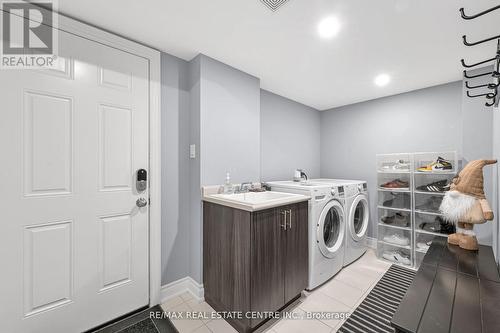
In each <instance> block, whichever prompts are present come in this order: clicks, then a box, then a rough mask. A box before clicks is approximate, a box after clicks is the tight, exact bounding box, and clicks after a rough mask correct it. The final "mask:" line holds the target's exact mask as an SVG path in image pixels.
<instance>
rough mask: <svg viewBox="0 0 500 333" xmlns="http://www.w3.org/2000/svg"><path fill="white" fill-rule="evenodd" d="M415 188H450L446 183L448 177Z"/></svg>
mask: <svg viewBox="0 0 500 333" xmlns="http://www.w3.org/2000/svg"><path fill="white" fill-rule="evenodd" d="M417 190H419V191H423V192H446V191H449V190H450V184H448V179H443V180H439V181H437V182H433V183H430V184H427V185H422V186H419V187H417Z"/></svg>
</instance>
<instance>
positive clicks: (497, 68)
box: [460, 5, 500, 107]
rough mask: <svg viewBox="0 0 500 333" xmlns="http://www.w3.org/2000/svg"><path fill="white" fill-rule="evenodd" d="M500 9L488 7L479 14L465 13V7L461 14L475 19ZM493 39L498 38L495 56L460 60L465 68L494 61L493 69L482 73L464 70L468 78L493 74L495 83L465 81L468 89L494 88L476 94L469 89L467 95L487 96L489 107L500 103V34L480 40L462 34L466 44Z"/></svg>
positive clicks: (477, 43)
mask: <svg viewBox="0 0 500 333" xmlns="http://www.w3.org/2000/svg"><path fill="white" fill-rule="evenodd" d="M498 9H500V5H498V6H495V7H492V8H490V9H486V10H484V11H482V12H479V13H477V14H474V15H467V14H465V9H464V8H460V15H461V16H462V18H463V19H464V20H473V19H476V18H478V17H480V16H483V15H486V14H488V13H491V12H493V11H495V10H498ZM493 40H497V49H496V56H495V57H494V58H491V59H487V60H483V61H480V62H477V63H474V64H467V63H466V62H465V60H464V59H461V60H460V62H461V63H462V66H463V67H465V68H472V67H476V66H480V65H484V64H487V63H489V62H492V61H494V66H493V71H490V72H486V73H480V74H469V73H467V71H466V70H464V77H465V78H467V79H476V78H478V77H484V76H488V75H491V77H492V78H493V79H494V83H486V84H484V83H480V84H477V85H472V84H470V83H469V81H465V87H466V88H467V89H479V88H486V89H490V90H493V92H489V93H484V94H475V95H474V94H471V93H470V91H467V96H468V97H470V98H477V97H486V99H488V100H491V102H490V101H487V102H486V104H485V105H486V106H488V107H491V106H496V107H497V106H498V105H499V104H500V92H499V90H500V88H499V87H500V35H498V36H494V37H490V38H486V39H483V40H478V41H469V40H467V35H463V36H462V41H463V43H464V45H466V46H476V45H479V44H483V43H487V42H491V41H493ZM497 96H498V98H497Z"/></svg>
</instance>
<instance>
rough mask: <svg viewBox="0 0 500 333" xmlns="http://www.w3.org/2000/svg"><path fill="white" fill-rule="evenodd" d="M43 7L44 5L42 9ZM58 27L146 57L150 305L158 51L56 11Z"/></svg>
mask: <svg viewBox="0 0 500 333" xmlns="http://www.w3.org/2000/svg"><path fill="white" fill-rule="evenodd" d="M41 10H44V9H41ZM58 29H59V30H62V31H65V32H68V33H70V34H74V35H77V36H80V37H83V38H86V39H89V40H92V41H95V42H97V43H101V44H104V45H107V46H110V47H113V48H116V49H119V50H122V51H125V52H128V53H131V54H134V55H137V56H139V57H142V58H144V59H146V60H148V61H149V186H150V189H149V193H150V198H151V202H150V205H149V305H150V306H154V305H156V304H159V303H160V291H161V100H160V96H161V67H160V66H161V61H160V59H161V55H160V51H158V50H155V49H152V48H150V47H147V46H144V45H141V44H139V43H137V42H133V41H131V40H129V39H126V38H123V37H120V36H118V35H115V34H112V33H110V32H107V31H104V30H102V29H99V28H96V27H94V26H91V25H89V24H86V23H83V22H80V21H77V20H75V19H72V18H69V17H67V16H64V14H59V17H58Z"/></svg>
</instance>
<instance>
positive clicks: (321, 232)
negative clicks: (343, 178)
mask: <svg viewBox="0 0 500 333" xmlns="http://www.w3.org/2000/svg"><path fill="white" fill-rule="evenodd" d="M344 232H345V222H344V207H342V205H341V204H340V202H338V201H337V200H332V201H330V202H328V203H327V204H326V206H325V208H323V210H322V211H321V214H320V216H319V220H318V223H317V231H316V237H317V244H318V247H319V250H320V251H321V253H322V254H323V255H324V256H325V257H327V258H333V257H334V256H335V254H336V252H337V251H338V250H339V249H340V247H341V246H342V242H343V241H344Z"/></svg>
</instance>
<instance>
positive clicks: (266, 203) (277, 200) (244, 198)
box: [203, 187, 311, 212]
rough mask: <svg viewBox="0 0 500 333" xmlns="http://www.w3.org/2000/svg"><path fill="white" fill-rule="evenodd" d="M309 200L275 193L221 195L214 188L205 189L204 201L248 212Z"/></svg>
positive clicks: (307, 197) (296, 195) (301, 196)
mask: <svg viewBox="0 0 500 333" xmlns="http://www.w3.org/2000/svg"><path fill="white" fill-rule="evenodd" d="M309 199H311V197H309V196H306V195H301V194H292V193H284V192H275V191H267V192H246V193H237V194H221V193H217V191H214V187H209V188H203V201H208V202H212V203H215V204H219V205H223V206H228V207H232V208H236V209H241V210H245V211H248V212H255V211H259V210H264V209H268V208H274V207H279V206H284V205H289V204H294V203H297V202H302V201H308V200H309Z"/></svg>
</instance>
